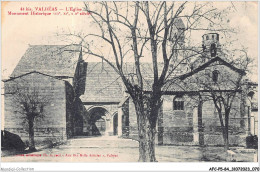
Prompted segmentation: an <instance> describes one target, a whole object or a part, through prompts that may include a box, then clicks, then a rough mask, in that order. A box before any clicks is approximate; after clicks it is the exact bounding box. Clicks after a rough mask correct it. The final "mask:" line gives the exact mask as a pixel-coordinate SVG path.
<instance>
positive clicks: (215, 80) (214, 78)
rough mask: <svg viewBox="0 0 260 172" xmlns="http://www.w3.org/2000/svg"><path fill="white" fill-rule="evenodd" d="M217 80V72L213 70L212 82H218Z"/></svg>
mask: <svg viewBox="0 0 260 172" xmlns="http://www.w3.org/2000/svg"><path fill="white" fill-rule="evenodd" d="M218 78H219V71H217V70H214V71H213V72H212V80H213V81H214V82H218Z"/></svg>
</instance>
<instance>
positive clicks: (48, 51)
mask: <svg viewBox="0 0 260 172" xmlns="http://www.w3.org/2000/svg"><path fill="white" fill-rule="evenodd" d="M79 53H80V47H79V46H77V45H30V46H29V48H28V49H27V50H26V52H25V54H24V55H23V57H22V58H21V59H20V61H19V63H18V64H17V66H16V67H15V69H14V71H13V73H12V74H11V76H10V77H16V76H20V75H23V74H25V73H28V72H32V71H39V72H42V73H45V74H47V75H51V76H68V77H73V76H74V72H75V68H76V65H77V60H78V58H79Z"/></svg>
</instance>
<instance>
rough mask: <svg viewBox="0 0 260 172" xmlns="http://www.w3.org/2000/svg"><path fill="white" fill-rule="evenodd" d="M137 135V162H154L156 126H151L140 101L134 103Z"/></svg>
mask: <svg viewBox="0 0 260 172" xmlns="http://www.w3.org/2000/svg"><path fill="white" fill-rule="evenodd" d="M135 109H136V114H137V124H138V135H139V160H138V161H139V162H155V161H156V158H155V133H156V127H152V126H151V125H150V123H149V120H148V118H147V116H149V114H147V113H149V112H147V111H146V110H144V108H142V106H141V105H140V103H135Z"/></svg>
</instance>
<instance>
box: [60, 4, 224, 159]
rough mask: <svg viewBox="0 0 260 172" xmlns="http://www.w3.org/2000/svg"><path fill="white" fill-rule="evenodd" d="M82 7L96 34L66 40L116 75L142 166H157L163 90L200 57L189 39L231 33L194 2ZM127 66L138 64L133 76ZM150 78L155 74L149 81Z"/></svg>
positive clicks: (216, 14) (214, 11) (215, 14)
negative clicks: (131, 109)
mask: <svg viewBox="0 0 260 172" xmlns="http://www.w3.org/2000/svg"><path fill="white" fill-rule="evenodd" d="M84 5H85V7H86V11H87V12H88V13H89V14H90V15H89V17H90V18H91V20H92V21H93V22H92V24H93V26H96V29H95V32H93V33H88V34H83V33H79V34H75V33H68V34H63V35H64V36H66V39H69V37H74V38H72V39H71V40H75V38H76V39H77V41H78V42H77V41H76V42H77V43H79V44H80V45H81V46H82V47H83V52H84V54H88V55H91V56H95V57H98V58H101V59H102V61H104V62H106V63H108V64H109V65H110V66H111V67H112V68H113V69H114V70H115V71H116V72H117V73H118V75H119V76H120V78H121V80H122V82H123V83H124V85H125V88H126V90H127V92H128V93H129V95H130V96H131V98H132V99H133V102H134V105H135V109H136V115H137V123H138V134H139V161H152V162H153V161H156V158H155V133H156V123H157V118H158V110H159V109H160V107H161V105H162V99H161V97H162V94H163V93H162V91H163V87H164V85H165V84H166V83H167V82H175V81H176V80H175V79H173V78H172V76H173V74H174V73H175V71H176V70H177V69H178V68H180V66H181V64H183V63H184V62H185V63H188V62H189V59H191V58H193V57H195V56H196V55H197V54H200V53H201V52H202V50H201V49H198V48H194V45H193V46H192V45H191V43H192V41H190V40H189V38H190V36H191V34H192V32H193V31H194V32H196V31H204V30H205V31H207V30H212V31H222V32H226V31H227V30H226V29H224V28H223V27H222V26H223V24H222V25H220V24H219V23H218V18H219V16H220V14H221V13H220V12H219V11H218V10H217V9H215V8H208V7H211V6H210V3H196V2H195V3H194V2H192V3H188V2H138V1H137V2H95V3H92V2H86V3H84ZM214 25H216V27H213V26H214ZM93 26H90V27H93ZM209 26H210V27H209ZM212 28H213V29H212ZM93 30H94V29H93ZM187 38H188V39H187ZM184 44H186V45H185V46H184ZM188 44H190V45H188ZM188 52H189V53H188ZM144 57H145V58H144ZM146 60H149V62H150V64H151V72H150V71H144V70H143V68H142V64H143V62H146ZM129 61H130V62H133V63H134V68H135V72H134V73H133V75H131V74H129V72H127V71H126V70H125V69H126V68H127V63H126V62H129ZM146 73H151V74H152V75H151V76H150V77H145V75H146ZM147 83H148V87H149V88H146V85H147ZM147 89H148V92H147ZM145 91H146V92H145Z"/></svg>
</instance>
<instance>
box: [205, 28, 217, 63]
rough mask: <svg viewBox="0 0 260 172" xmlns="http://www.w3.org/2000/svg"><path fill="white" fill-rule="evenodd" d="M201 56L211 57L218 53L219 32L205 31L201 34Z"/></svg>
mask: <svg viewBox="0 0 260 172" xmlns="http://www.w3.org/2000/svg"><path fill="white" fill-rule="evenodd" d="M202 48H203V56H204V57H205V58H209V59H212V58H214V57H217V56H218V55H219V54H220V48H221V46H220V44H219V34H218V33H207V34H204V35H203V36H202Z"/></svg>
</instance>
